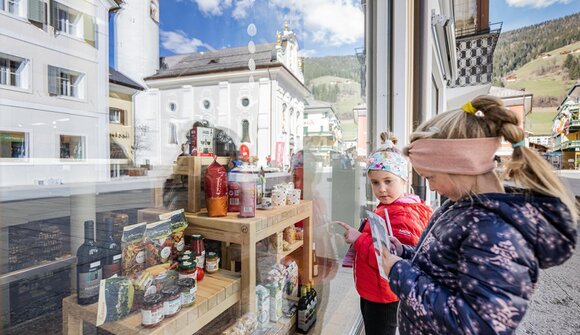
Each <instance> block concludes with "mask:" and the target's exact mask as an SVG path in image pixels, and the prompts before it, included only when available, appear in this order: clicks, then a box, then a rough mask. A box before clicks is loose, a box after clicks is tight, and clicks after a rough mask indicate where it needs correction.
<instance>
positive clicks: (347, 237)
mask: <svg viewBox="0 0 580 335" xmlns="http://www.w3.org/2000/svg"><path fill="white" fill-rule="evenodd" d="M334 222H336V223H338V224H339V225H340V226H341V227H342V228H344V229H346V231H345V232H344V234H342V236H344V241H345V242H346V243H348V244H352V243H354V242H355V241H356V240H357V239H358V238H359V237H360V235H361V234H360V232H359V231H358V230H356V229H354V228H353V227H351V226H349V225H348V224H346V223H344V222H341V221H334Z"/></svg>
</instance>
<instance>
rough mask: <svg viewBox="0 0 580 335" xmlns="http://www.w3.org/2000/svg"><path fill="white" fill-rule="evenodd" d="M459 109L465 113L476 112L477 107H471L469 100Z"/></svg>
mask: <svg viewBox="0 0 580 335" xmlns="http://www.w3.org/2000/svg"><path fill="white" fill-rule="evenodd" d="M461 109H463V111H464V112H465V113H467V114H475V113H476V112H477V108H475V107H473V104H472V103H471V101H470V102H468V103H466V104H465V105H463V106H461Z"/></svg>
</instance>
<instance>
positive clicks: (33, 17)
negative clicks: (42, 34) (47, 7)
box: [28, 0, 45, 24]
mask: <svg viewBox="0 0 580 335" xmlns="http://www.w3.org/2000/svg"><path fill="white" fill-rule="evenodd" d="M28 20H30V21H34V22H38V23H41V24H44V23H45V22H44V1H42V0H28Z"/></svg>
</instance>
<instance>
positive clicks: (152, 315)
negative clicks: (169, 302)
mask: <svg viewBox="0 0 580 335" xmlns="http://www.w3.org/2000/svg"><path fill="white" fill-rule="evenodd" d="M164 315H165V314H164V311H163V308H157V309H151V310H145V309H142V310H141V324H142V325H144V326H150V325H156V324H158V323H159V322H161V321H162V320H163V317H164Z"/></svg>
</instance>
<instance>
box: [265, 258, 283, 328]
mask: <svg viewBox="0 0 580 335" xmlns="http://www.w3.org/2000/svg"><path fill="white" fill-rule="evenodd" d="M284 272H285V268H284V266H283V265H281V264H276V265H274V268H273V269H272V270H270V272H268V278H267V280H266V281H267V284H266V287H267V288H268V289H269V290H270V321H272V322H278V320H279V319H280V318H281V317H282V315H283V312H282V309H283V289H284V279H285V273H284Z"/></svg>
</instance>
